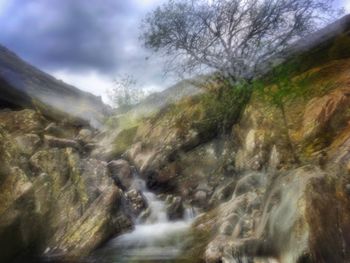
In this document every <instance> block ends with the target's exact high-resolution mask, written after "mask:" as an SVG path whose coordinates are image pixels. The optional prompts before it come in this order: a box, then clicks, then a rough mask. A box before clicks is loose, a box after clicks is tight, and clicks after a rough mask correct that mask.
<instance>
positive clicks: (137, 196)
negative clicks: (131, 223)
mask: <svg viewBox="0 0 350 263" xmlns="http://www.w3.org/2000/svg"><path fill="white" fill-rule="evenodd" d="M125 195H126V199H127V201H128V202H129V207H130V208H131V212H132V214H133V215H134V216H135V217H137V216H139V215H140V214H141V212H142V211H144V210H145V209H146V208H147V201H146V198H145V197H144V196H143V194H142V192H141V191H138V190H136V189H132V190H130V191H128V192H127V193H126V194H125Z"/></svg>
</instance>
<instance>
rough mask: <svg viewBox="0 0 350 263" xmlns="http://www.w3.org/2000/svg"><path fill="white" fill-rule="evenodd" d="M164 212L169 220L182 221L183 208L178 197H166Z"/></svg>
mask: <svg viewBox="0 0 350 263" xmlns="http://www.w3.org/2000/svg"><path fill="white" fill-rule="evenodd" d="M165 204H166V211H167V215H168V218H169V220H177V219H182V218H183V216H184V211H185V210H184V206H183V203H182V198H181V197H180V196H172V195H168V196H167V198H166V200H165Z"/></svg>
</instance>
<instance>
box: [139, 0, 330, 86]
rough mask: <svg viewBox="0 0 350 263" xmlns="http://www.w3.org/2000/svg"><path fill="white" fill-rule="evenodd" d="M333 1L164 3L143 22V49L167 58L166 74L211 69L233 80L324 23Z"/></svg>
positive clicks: (245, 76)
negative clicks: (144, 47) (169, 71)
mask: <svg viewBox="0 0 350 263" xmlns="http://www.w3.org/2000/svg"><path fill="white" fill-rule="evenodd" d="M332 2H333V0H187V1H186V0H169V1H168V2H167V3H166V4H164V5H162V6H160V7H158V8H157V9H155V10H154V11H153V12H151V13H149V14H148V15H147V16H146V18H145V19H144V22H143V26H142V28H143V34H142V35H141V39H142V40H143V42H144V43H145V46H146V47H148V48H151V49H153V50H154V51H156V52H162V53H163V54H164V55H166V56H167V57H168V63H167V65H168V70H172V71H177V72H179V73H185V72H190V73H197V72H200V71H203V70H208V69H214V70H215V71H218V72H220V73H221V74H222V75H223V76H224V77H227V78H228V79H230V80H233V81H235V82H236V81H237V80H241V79H250V78H251V77H252V76H253V75H255V74H256V72H257V65H259V64H261V63H263V62H264V61H266V60H267V59H268V58H270V57H271V56H272V55H275V54H278V53H280V52H281V51H282V50H284V49H285V48H286V47H287V46H288V45H289V44H290V43H292V42H293V41H295V40H297V39H298V38H300V37H303V36H306V35H307V34H308V33H310V32H312V31H314V30H315V29H317V28H318V27H320V26H321V25H324V22H326V21H329V19H331V18H332V17H334V14H335V13H336V10H335V9H334V8H332Z"/></svg>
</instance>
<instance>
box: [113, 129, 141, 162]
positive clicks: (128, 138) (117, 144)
mask: <svg viewBox="0 0 350 263" xmlns="http://www.w3.org/2000/svg"><path fill="white" fill-rule="evenodd" d="M136 132H137V127H132V128H129V129H125V130H122V131H121V132H120V133H119V134H118V135H117V137H116V138H115V140H114V142H113V155H115V156H120V155H122V154H123V153H124V152H125V151H126V150H127V149H128V148H129V147H130V145H132V143H133V141H134V138H135V135H136Z"/></svg>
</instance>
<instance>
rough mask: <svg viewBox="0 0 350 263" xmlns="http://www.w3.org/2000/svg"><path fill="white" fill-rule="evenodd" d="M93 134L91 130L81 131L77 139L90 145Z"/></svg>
mask: <svg viewBox="0 0 350 263" xmlns="http://www.w3.org/2000/svg"><path fill="white" fill-rule="evenodd" d="M92 136H93V132H92V131H91V130H89V129H81V130H80V131H79V133H78V135H77V137H76V139H77V140H79V141H81V142H83V143H85V144H86V143H89V142H91V140H92Z"/></svg>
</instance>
